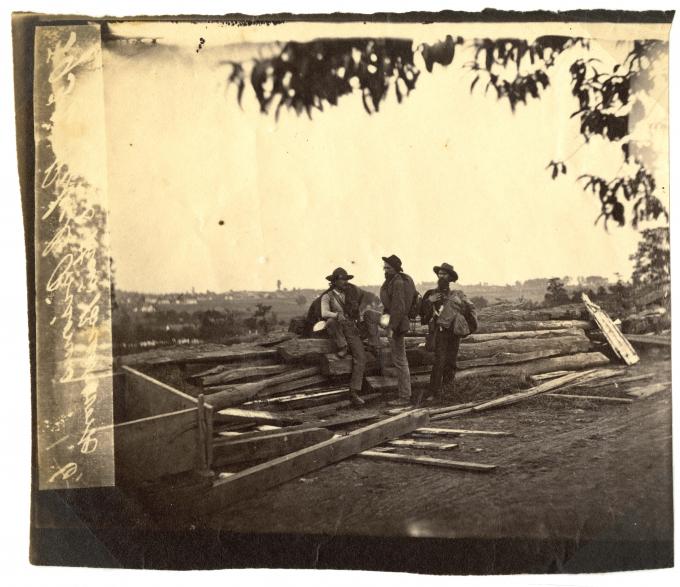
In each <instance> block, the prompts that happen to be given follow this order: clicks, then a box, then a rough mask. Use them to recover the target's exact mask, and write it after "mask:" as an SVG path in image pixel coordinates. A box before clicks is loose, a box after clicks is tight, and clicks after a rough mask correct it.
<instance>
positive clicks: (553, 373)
mask: <svg viewBox="0 0 680 587" xmlns="http://www.w3.org/2000/svg"><path fill="white" fill-rule="evenodd" d="M569 373H573V371H564V370H562V371H550V372H549V373H537V374H536V375H532V376H531V377H529V379H530V380H531V381H532V383H540V382H541V381H547V380H548V379H555V377H562V375H567V374H569Z"/></svg>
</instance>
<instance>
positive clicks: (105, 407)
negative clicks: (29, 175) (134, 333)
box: [35, 25, 113, 488]
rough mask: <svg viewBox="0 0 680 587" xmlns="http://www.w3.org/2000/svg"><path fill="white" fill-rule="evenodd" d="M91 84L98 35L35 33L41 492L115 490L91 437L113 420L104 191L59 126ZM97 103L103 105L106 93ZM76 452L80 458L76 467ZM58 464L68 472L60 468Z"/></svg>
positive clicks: (81, 117)
mask: <svg viewBox="0 0 680 587" xmlns="http://www.w3.org/2000/svg"><path fill="white" fill-rule="evenodd" d="M93 76H95V77H94V78H93ZM96 76H99V77H98V78H97V77H96ZM93 79H95V80H99V83H103V82H102V81H101V80H102V77H101V45H100V35H99V28H98V27H96V26H90V25H88V26H75V27H50V30H45V29H42V30H41V29H38V43H37V45H36V91H35V100H36V101H35V107H36V174H37V175H36V184H37V186H38V187H37V190H36V232H37V234H38V240H39V243H38V244H39V246H38V248H37V250H38V257H39V258H38V259H37V260H36V263H37V272H36V275H37V278H36V279H37V283H36V287H37V299H36V314H37V316H38V372H39V378H38V411H39V414H40V412H41V411H42V412H43V413H42V415H40V419H39V421H40V426H39V429H38V437H39V464H40V469H41V471H40V472H41V477H40V479H41V483H40V486H41V488H47V487H50V486H59V487H64V486H65V487H71V486H80V485H78V481H80V480H83V479H85V481H84V483H85V485H87V486H92V485H107V484H111V483H112V482H113V476H112V474H111V471H112V469H113V462H112V458H113V453H112V447H111V446H107V447H106V449H107V451H108V453H107V454H106V455H102V457H96V453H97V452H98V451H99V450H100V448H101V446H102V444H101V439H100V438H99V437H98V434H97V430H99V429H101V428H102V427H105V426H107V425H109V424H111V419H112V397H111V391H112V383H111V379H110V378H109V379H105V378H103V377H102V375H101V371H102V369H106V368H109V369H110V366H111V357H110V346H109V343H110V277H109V255H108V241H107V234H106V211H105V209H104V205H103V198H102V193H101V191H102V186H101V182H99V184H98V183H97V181H96V180H95V181H93V178H92V177H89V176H88V177H85V176H84V175H83V172H82V169H81V167H82V166H81V167H79V166H78V165H77V164H74V160H73V158H74V157H75V158H77V157H78V156H79V153H78V148H74V147H73V145H71V144H70V143H69V140H70V139H71V136H70V135H69V132H70V128H69V126H68V123H65V122H64V120H67V121H69V120H70V118H69V116H67V117H62V118H59V113H63V112H69V108H71V109H72V108H73V106H72V102H73V100H74V99H75V98H74V96H76V95H77V93H78V91H79V87H80V85H79V84H82V83H83V81H87V82H89V83H90V85H92V80H93ZM99 96H100V99H103V92H101V93H100V94H99ZM80 99H81V102H82V96H81V98H80ZM101 111H102V112H103V110H101ZM73 116H76V117H78V123H79V124H80V125H81V127H82V126H83V125H84V126H87V125H90V126H92V125H97V124H99V125H101V124H103V122H104V121H103V116H102V117H101V119H99V120H97V118H96V116H95V114H94V113H91V112H88V111H87V110H85V111H83V110H82V109H81V110H80V111H78V112H77V113H76V114H73V113H72V114H70V117H73ZM57 134H58V135H59V140H55V137H56V135H57ZM64 145H66V147H65V148H64ZM77 146H78V145H76V147H77ZM60 147H61V148H60ZM86 148H88V149H89V148H91V149H99V150H100V151H99V152H101V153H105V148H106V146H105V144H103V141H102V144H98V145H89V144H88V145H87V146H86ZM102 167H103V166H102ZM78 169H79V171H75V170H78ZM102 402H103V403H102ZM65 414H66V415H65ZM64 432H65V433H66V436H67V437H68V438H69V439H71V440H70V441H69V442H62V441H60V442H59V443H55V442H54V439H53V438H51V435H55V434H57V433H59V434H61V435H63V434H64ZM41 436H43V437H44V438H43V440H44V442H43V451H44V452H46V450H47V447H49V449H52V450H59V451H61V452H60V455H59V457H58V458H52V459H49V460H48V459H46V458H44V459H42V461H41V460H40V441H41ZM62 438H63V436H62ZM108 444H109V445H110V442H109V443H108ZM53 447H54V448H53ZM78 453H79V454H80V455H83V456H82V457H81V458H77V457H76V454H78ZM88 457H89V458H88ZM95 457H96V458H95ZM107 458H108V459H109V460H110V461H111V462H110V463H108V466H107V463H106V461H107ZM59 461H60V462H62V463H63V462H68V464H66V465H57V463H58V462H59ZM43 469H45V470H43Z"/></svg>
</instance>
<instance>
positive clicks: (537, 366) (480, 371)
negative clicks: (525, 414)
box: [456, 352, 609, 381]
mask: <svg viewBox="0 0 680 587" xmlns="http://www.w3.org/2000/svg"><path fill="white" fill-rule="evenodd" d="M608 363H609V359H608V358H607V357H605V356H604V355H603V354H602V353H597V352H591V353H575V354H573V355H565V356H561V357H548V358H545V359H537V360H536V361H529V362H527V363H520V364H517V365H503V366H492V367H472V368H470V369H461V370H460V371H458V372H457V373H456V380H457V381H459V380H462V379H465V378H467V377H488V376H490V375H517V376H528V375H535V374H537V373H545V372H547V371H556V370H566V371H572V370H575V369H587V368H589V367H596V366H601V365H606V364H608Z"/></svg>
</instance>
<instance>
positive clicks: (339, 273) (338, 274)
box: [326, 267, 354, 282]
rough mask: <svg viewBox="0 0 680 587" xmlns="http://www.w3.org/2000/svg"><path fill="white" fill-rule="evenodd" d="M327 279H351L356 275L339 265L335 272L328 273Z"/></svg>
mask: <svg viewBox="0 0 680 587" xmlns="http://www.w3.org/2000/svg"><path fill="white" fill-rule="evenodd" d="M326 279H327V280H328V281H331V282H333V281H337V280H338V279H344V280H345V281H349V280H350V279H354V275H349V274H348V273H347V271H345V270H344V269H343V268H342V267H338V268H337V269H335V270H334V271H333V273H331V274H330V275H327V276H326Z"/></svg>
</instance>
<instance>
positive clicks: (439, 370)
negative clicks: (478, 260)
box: [416, 263, 477, 404]
mask: <svg viewBox="0 0 680 587" xmlns="http://www.w3.org/2000/svg"><path fill="white" fill-rule="evenodd" d="M433 269H434V272H435V273H436V274H437V277H438V281H437V288H436V289H431V290H429V291H427V292H425V295H424V296H423V302H422V304H421V321H422V323H423V324H429V332H430V333H429V336H430V337H434V365H433V367H432V374H431V376H430V387H429V394H428V395H429V396H434V398H435V400H436V401H438V402H440V401H442V400H443V396H444V386H445V385H446V386H448V387H449V388H450V390H451V392H453V389H454V382H455V377H456V359H457V358H458V349H459V347H460V341H461V338H463V337H465V336H467V335H468V334H470V332H471V327H472V329H473V330H474V329H476V322H477V317H476V312H475V307H474V305H473V304H472V302H470V301H469V300H468V299H467V297H466V296H465V294H464V293H463V292H462V291H460V290H452V289H451V283H455V282H456V281H458V273H456V271H455V270H454V268H453V266H452V265H449V264H448V263H442V264H441V265H438V266H436V267H434V268H433ZM417 399H418V401H417V402H416V403H417V404H420V401H422V394H421V395H420V397H418V398H417Z"/></svg>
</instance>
